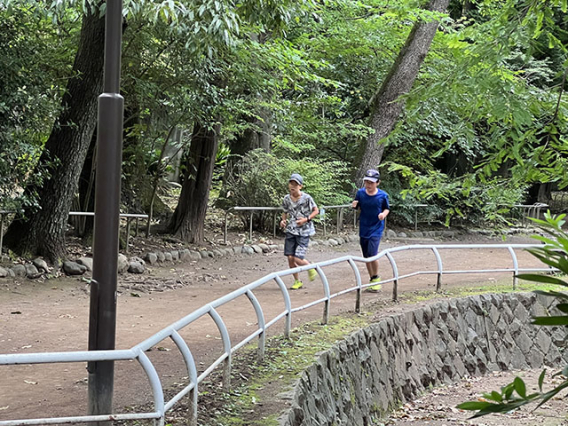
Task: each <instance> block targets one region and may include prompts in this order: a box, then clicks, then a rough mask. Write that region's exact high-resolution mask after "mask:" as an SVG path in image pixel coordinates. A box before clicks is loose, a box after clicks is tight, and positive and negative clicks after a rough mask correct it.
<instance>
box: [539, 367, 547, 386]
mask: <svg viewBox="0 0 568 426" xmlns="http://www.w3.org/2000/svg"><path fill="white" fill-rule="evenodd" d="M545 375H546V368H545V369H544V370H542V372H541V373H540V376H538V389H539V390H540V391H541V392H542V384H543V383H544V376H545Z"/></svg>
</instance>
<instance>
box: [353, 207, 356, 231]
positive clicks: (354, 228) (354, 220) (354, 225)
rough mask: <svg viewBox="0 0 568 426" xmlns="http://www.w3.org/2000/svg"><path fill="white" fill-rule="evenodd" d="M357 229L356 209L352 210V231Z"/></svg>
mask: <svg viewBox="0 0 568 426" xmlns="http://www.w3.org/2000/svg"><path fill="white" fill-rule="evenodd" d="M356 229H357V209H353V231H355V230H356Z"/></svg>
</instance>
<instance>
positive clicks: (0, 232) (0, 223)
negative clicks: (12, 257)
mask: <svg viewBox="0 0 568 426" xmlns="http://www.w3.org/2000/svg"><path fill="white" fill-rule="evenodd" d="M14 213H16V212H15V211H9V210H0V253H2V244H3V239H4V215H8V214H14ZM69 216H92V217H94V216H95V212H69ZM119 217H121V218H125V219H126V250H125V251H126V252H127V253H128V245H129V243H130V222H131V221H132V219H136V234H135V236H136V237H137V236H138V219H148V221H149V220H150V217H149V216H148V215H147V214H137V213H120V215H119Z"/></svg>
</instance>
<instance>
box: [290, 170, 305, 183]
mask: <svg viewBox="0 0 568 426" xmlns="http://www.w3.org/2000/svg"><path fill="white" fill-rule="evenodd" d="M290 181H296V182H298V184H299V185H303V184H304V178H302V176H300V175H299V174H298V173H292V176H290V179H288V182H290Z"/></svg>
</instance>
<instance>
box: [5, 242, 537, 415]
mask: <svg viewBox="0 0 568 426" xmlns="http://www.w3.org/2000/svg"><path fill="white" fill-rule="evenodd" d="M469 242H471V241H469ZM476 242H485V243H492V244H497V243H500V242H501V241H499V240H488V239H485V240H484V241H476ZM509 242H534V240H530V239H526V238H523V239H521V238H515V239H513V240H509ZM414 243H416V242H415V241H413V242H412V244H414ZM429 243H431V242H429ZM406 244H408V242H406ZM394 245H403V242H397V243H392V242H391V243H389V242H387V243H385V244H383V247H385V248H386V247H389V246H391V247H392V246H394ZM345 254H353V255H359V247H358V245H357V244H354V243H350V244H345V245H342V246H339V247H336V248H329V247H322V246H317V247H314V248H312V249H310V252H309V259H310V260H311V261H312V262H320V261H323V260H327V259H331V258H334V257H338V256H342V255H345ZM517 254H518V255H519V259H520V262H521V265H522V266H524V267H527V266H537V265H538V262H537V261H536V260H535V259H534V258H533V257H532V256H530V255H529V254H527V253H523V252H520V251H518V252H517ZM442 257H443V260H444V265H445V268H447V269H472V270H475V269H483V268H488V267H491V266H493V267H512V261H511V257H510V254H509V253H508V251H507V250H503V249H494V250H491V251H489V250H486V251H482V250H456V251H452V252H443V253H442ZM395 259H396V261H397V264H398V267H399V273H401V274H402V273H408V272H411V271H414V270H416V268H417V265H419V266H418V268H419V269H422V270H435V268H436V266H435V260H434V256H433V255H432V254H431V252H429V251H425V250H420V251H412V252H401V253H398V254H396V255H395ZM382 262H383V264H382V268H381V270H382V275H383V279H385V278H389V276H390V274H389V273H388V272H387V271H389V270H390V267H388V262H387V261H386V260H385V261H382ZM285 265H286V263H285V259H284V258H283V255H282V253H281V252H277V253H269V254H265V255H254V256H248V255H237V256H234V257H227V258H221V259H208V260H202V261H199V262H188V263H184V264H172V265H171V266H170V267H159V268H154V269H152V270H150V271H149V272H148V273H146V274H144V275H141V276H134V275H126V276H122V277H120V283H119V290H120V296H119V299H118V320H117V344H116V347H117V348H118V349H126V348H130V347H132V346H133V345H135V344H137V343H140V342H141V341H143V340H144V339H146V338H148V337H150V336H151V335H153V334H154V333H156V332H158V331H159V330H160V329H162V328H164V327H166V326H167V325H169V324H171V323H173V322H175V321H176V320H178V319H180V318H181V317H183V316H184V315H187V314H188V313H190V312H192V311H193V310H194V309H197V308H198V307H200V306H202V305H204V304H206V303H208V302H210V301H212V300H215V299H216V298H218V297H220V296H222V295H225V294H227V293H228V292H230V291H232V290H235V289H237V288H239V287H241V286H242V285H244V284H248V283H250V282H253V281H254V280H256V279H259V278H261V277H263V276H264V275H266V274H268V273H270V272H272V271H277V270H282V269H284V268H285ZM359 270H360V271H361V276H362V277H363V278H364V279H366V276H367V275H366V272H365V267H364V265H360V267H359ZM325 273H326V275H327V277H328V279H329V282H330V286H331V289H332V292H335V291H339V290H341V289H343V288H347V287H349V286H352V285H353V284H354V283H355V280H354V277H353V273H352V272H351V270H350V267H349V266H348V265H346V264H345V265H342V266H332V267H328V268H326V269H325ZM435 277H436V276H435V275H424V276H416V277H412V278H409V279H407V280H405V281H402V282H401V283H400V286H399V293H402V292H406V291H414V290H427V289H428V290H432V289H434V286H435V281H436V278H435ZM503 277H504V276H503V274H485V275H476V274H462V275H450V276H448V277H444V284H443V285H444V286H456V285H465V284H468V283H471V284H474V283H479V282H480V281H484V280H486V281H494V280H496V279H500V278H503ZM289 281H291V279H289ZM306 281H307V277H306V278H305V282H306ZM157 283H160V286H157V285H156V284H157ZM287 284H290V282H287ZM158 287H160V289H161V290H162V291H156V289H157V288H158ZM384 287H385V288H384V290H383V292H381V293H380V294H365V295H364V298H363V302H364V303H365V301H367V302H368V301H375V300H377V298H379V299H380V298H384V299H387V298H390V297H391V294H392V285H391V284H386V285H385V286H384ZM164 289H165V290H164ZM255 295H256V296H257V298H258V299H259V301H260V303H261V304H262V306H263V308H264V309H265V315H266V320H267V321H269V320H270V319H271V318H272V317H274V316H275V315H277V314H278V313H280V312H281V311H282V310H283V308H284V305H283V302H282V298H281V294H280V291H279V289H278V287H277V286H276V284H274V285H273V286H266V287H263V288H262V289H261V290H259V291H258V292H256V293H255ZM315 295H321V296H319V297H322V296H323V290H322V286H321V282H320V281H319V279H318V280H316V281H315V282H314V283H310V284H307V285H306V286H305V287H304V288H303V289H302V290H300V291H297V292H294V293H292V305H293V307H296V306H300V305H302V304H305V303H308V302H309V301H312V300H314V299H315V298H316V297H318V296H315ZM354 303H355V298H354V294H349V295H344V296H341V297H338V298H336V299H333V301H332V303H331V314H337V313H340V312H343V311H346V310H353V308H354ZM88 309H89V295H88V287H87V285H86V283H85V282H82V281H78V280H77V279H71V278H62V279H57V280H49V281H45V282H39V281H35V282H33V281H13V280H6V279H0V353H31V352H53V351H73V350H85V349H86V348H87V330H88ZM219 313H220V314H221V315H222V316H223V319H224V321H225V322H226V324H227V326H228V328H229V332H230V333H231V336H232V338H233V339H235V340H236V339H242V338H243V337H245V336H246V335H248V334H250V333H251V331H252V330H253V329H254V328H253V327H254V326H255V325H256V317H255V315H254V310H253V309H252V307H251V305H250V303H249V302H248V300H247V299H246V298H244V297H243V298H241V299H239V300H237V301H235V302H233V303H231V304H230V305H227V306H225V307H222V308H221V309H219ZM321 315H322V305H319V306H315V307H312V308H310V309H308V310H304V311H300V312H297V313H296V314H295V315H294V316H293V324H292V325H293V326H295V325H297V324H299V323H300V322H304V321H306V320H315V319H318V318H321ZM282 324H283V322H282V321H281V322H280V323H279V324H277V326H276V327H274V328H273V329H271V331H270V334H274V333H281V332H282V330H283V328H282ZM182 336H183V337H184V338H185V339H186V341H188V342H189V344H190V349H191V350H192V353H193V355H194V357H195V359H196V362H197V363H198V366H199V367H200V371H202V370H203V369H204V367H203V366H207V365H209V363H210V362H211V360H212V359H215V358H216V357H217V356H219V355H220V353H221V341H220V338H219V336H218V332H217V331H216V328H215V327H214V324H213V322H212V321H211V320H199V321H197V322H196V323H194V324H193V325H192V326H190V327H187V328H186V329H184V331H183V333H182ZM148 355H149V357H150V359H151V360H152V361H153V362H154V363H155V365H156V366H157V369H158V373H159V374H160V377H161V379H162V384H163V385H164V386H165V387H167V386H170V385H172V384H174V383H176V382H179V381H180V380H181V379H182V378H183V377H185V376H187V373H186V372H185V370H184V367H183V361H182V359H181V356H179V354H178V352H177V350H176V349H175V348H174V345H173V344H172V343H171V342H170V341H164V342H162V344H160V345H159V346H156V347H155V348H154V350H152V351H151V352H149V353H148ZM115 369H116V379H115V406H116V407H128V406H130V405H134V404H139V403H142V402H144V401H145V400H148V399H149V398H148V397H141V395H146V396H148V395H150V392H149V391H150V389H149V386H148V384H147V381H146V379H145V376H144V374H143V372H142V371H141V369H140V368H139V366H138V365H137V363H134V362H118V363H117V364H116V367H115ZM86 377H87V373H86V370H85V366H84V365H79V364H60V365H39V366H38V365H35V366H29V365H24V366H16V367H0V378H1V379H0V420H5V419H13V418H30V417H36V418H37V417H44V416H48V415H49V416H67V415H77V414H81V413H85V412H86V408H85V407H86V403H85V401H86V394H87V386H86Z"/></svg>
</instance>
